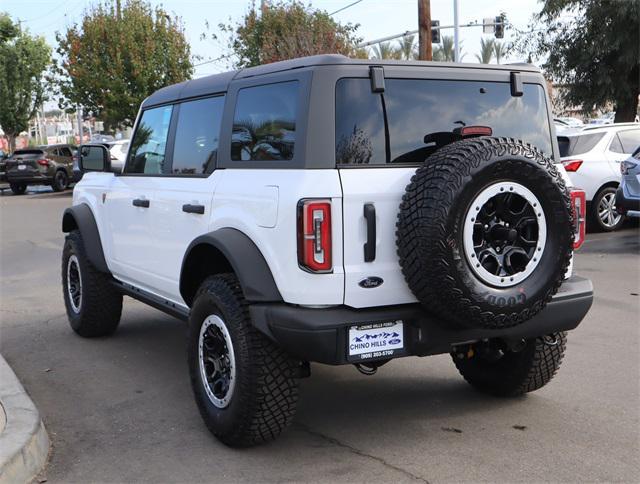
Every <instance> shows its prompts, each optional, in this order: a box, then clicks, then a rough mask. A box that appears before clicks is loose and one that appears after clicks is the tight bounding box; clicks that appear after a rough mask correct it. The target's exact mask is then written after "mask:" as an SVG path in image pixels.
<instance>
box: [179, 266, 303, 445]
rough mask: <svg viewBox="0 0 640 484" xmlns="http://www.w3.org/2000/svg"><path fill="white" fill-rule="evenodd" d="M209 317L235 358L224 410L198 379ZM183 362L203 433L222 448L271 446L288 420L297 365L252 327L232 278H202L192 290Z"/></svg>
mask: <svg viewBox="0 0 640 484" xmlns="http://www.w3.org/2000/svg"><path fill="white" fill-rule="evenodd" d="M210 315H217V316H219V317H220V318H221V319H222V320H223V322H224V325H225V327H226V328H227V330H228V332H229V334H230V337H231V341H232V344H233V349H234V353H235V366H236V370H235V371H236V380H235V388H234V390H233V394H232V395H231V398H230V401H229V403H228V405H227V406H226V407H225V408H219V407H217V406H216V405H214V404H213V403H212V401H211V400H210V399H209V397H208V396H207V393H206V391H205V387H204V384H203V381H202V377H201V376H200V367H199V353H198V344H199V336H200V329H201V326H202V324H203V322H204V320H205V319H206V318H207V317H208V316H210ZM188 359H189V373H190V377H191V385H192V388H193V392H194V395H195V399H196V403H197V404H198V409H199V410H200V414H201V415H202V418H203V419H204V422H205V424H206V426H207V428H208V429H209V430H210V431H211V432H212V433H213V434H214V435H215V436H216V437H217V438H218V439H219V440H220V441H222V442H223V443H224V444H226V445H228V446H231V447H250V446H253V445H257V444H260V443H263V442H266V441H269V440H272V439H274V438H276V437H277V436H278V435H279V434H280V433H281V432H282V431H283V430H284V429H285V428H286V427H287V426H288V425H289V424H290V423H291V421H292V420H293V417H294V415H295V410H296V404H297V401H298V381H297V379H296V378H295V376H296V371H297V370H298V368H299V362H298V361H296V360H294V359H292V358H291V357H290V356H289V355H288V354H286V353H285V352H284V351H283V350H282V349H280V348H279V347H277V346H276V345H275V344H274V343H273V342H272V341H271V340H269V339H268V338H267V337H266V336H264V335H263V334H262V333H260V332H259V331H258V330H256V329H255V328H254V327H253V326H252V324H251V320H250V315H249V308H248V305H247V302H246V300H245V299H244V296H243V293H242V288H241V287H240V284H239V282H238V279H237V278H236V277H235V276H234V275H232V274H220V275H216V276H211V277H208V278H207V279H205V281H204V282H203V283H202V284H201V286H200V288H199V289H198V292H197V293H196V296H195V299H194V303H193V307H192V308H191V315H190V318H189V331H188Z"/></svg>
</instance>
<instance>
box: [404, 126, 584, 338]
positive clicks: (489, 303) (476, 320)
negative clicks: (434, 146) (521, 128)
mask: <svg viewBox="0 0 640 484" xmlns="http://www.w3.org/2000/svg"><path fill="white" fill-rule="evenodd" d="M501 181H505V182H515V183H518V184H520V185H522V186H524V187H525V188H527V189H529V190H530V191H531V192H533V193H534V194H536V196H537V198H538V199H539V200H540V204H541V205H542V208H543V210H544V213H545V214H546V226H547V241H546V246H545V249H544V251H543V252H542V254H543V255H542V257H541V258H540V261H539V262H538V265H537V266H536V267H535V269H534V270H533V272H532V273H531V274H530V275H529V276H528V277H527V278H526V279H524V280H523V281H522V282H520V283H518V284H517V285H513V286H511V287H495V286H492V285H490V284H488V283H486V282H485V281H482V280H481V279H480V278H478V277H476V274H475V273H474V272H473V270H472V268H471V267H470V263H469V262H468V260H467V257H466V256H465V254H464V251H463V248H464V247H463V233H462V232H463V225H464V221H465V217H466V216H467V215H468V211H469V210H471V208H470V207H471V203H472V201H473V199H474V197H475V196H476V194H478V193H480V192H481V191H482V190H484V189H485V188H487V187H488V186H490V185H492V184H495V183H497V182H501ZM469 213H470V212H469ZM572 224H573V215H572V210H571V200H570V195H569V193H568V191H567V189H566V187H565V184H564V182H563V180H562V177H561V175H560V173H559V172H558V170H557V169H556V168H555V166H554V165H553V162H552V161H551V160H550V159H549V158H548V157H547V156H545V155H544V154H543V153H542V152H541V151H539V150H538V149H537V148H535V147H534V146H532V145H530V144H528V143H524V142H522V141H518V140H514V139H510V138H490V137H482V138H474V139H468V140H463V141H458V142H455V143H452V144H450V145H447V146H445V147H443V148H441V149H439V150H438V151H436V152H435V153H434V154H433V155H431V156H430V157H429V158H428V159H427V160H426V161H425V163H424V164H423V165H422V166H421V167H420V168H418V170H417V171H416V173H415V175H413V177H412V178H411V182H410V183H409V185H408V186H407V188H406V192H405V194H404V195H403V197H402V203H401V204H400V211H399V214H398V221H397V224H396V228H397V231H396V237H397V248H398V255H399V261H400V265H401V267H402V272H403V274H404V277H405V279H406V281H407V283H408V285H409V288H410V289H411V290H412V292H413V293H414V295H415V296H416V298H417V299H418V301H420V302H421V303H422V305H423V306H424V307H425V308H426V309H427V311H429V312H431V313H433V314H435V315H437V316H438V318H439V320H440V321H443V322H444V324H446V325H447V326H449V327H459V328H460V327H463V328H478V327H481V328H487V329H499V328H507V327H511V326H515V325H518V324H521V323H523V322H524V321H526V320H528V319H530V318H532V317H533V316H534V315H535V314H537V313H538V312H539V311H540V310H542V309H543V308H544V306H545V305H546V303H547V302H548V301H549V300H550V299H551V297H552V296H553V295H554V294H555V293H556V292H557V290H558V288H559V287H560V285H561V284H562V281H563V278H564V275H565V273H566V271H567V268H568V266H569V262H570V260H571V254H572V245H573V232H572Z"/></svg>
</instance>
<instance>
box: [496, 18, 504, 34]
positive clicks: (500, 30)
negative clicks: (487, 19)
mask: <svg viewBox="0 0 640 484" xmlns="http://www.w3.org/2000/svg"><path fill="white" fill-rule="evenodd" d="M495 33H496V39H504V19H503V18H502V15H499V16H497V17H496V21H495Z"/></svg>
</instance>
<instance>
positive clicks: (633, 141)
mask: <svg viewBox="0 0 640 484" xmlns="http://www.w3.org/2000/svg"><path fill="white" fill-rule="evenodd" d="M618 138H620V143H622V150H623V151H622V152H623V153H627V154H631V153H633V152H634V151H635V150H636V148H637V147H638V146H640V129H629V130H626V131H619V132H618Z"/></svg>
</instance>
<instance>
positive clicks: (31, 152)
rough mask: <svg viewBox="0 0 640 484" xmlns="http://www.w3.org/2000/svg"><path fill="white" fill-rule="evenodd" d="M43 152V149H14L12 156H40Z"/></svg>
mask: <svg viewBox="0 0 640 484" xmlns="http://www.w3.org/2000/svg"><path fill="white" fill-rule="evenodd" d="M43 153H44V151H43V150H15V151H14V152H13V156H27V155H31V156H41V155H42V154H43Z"/></svg>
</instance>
